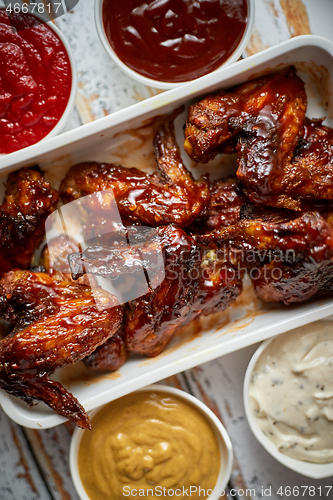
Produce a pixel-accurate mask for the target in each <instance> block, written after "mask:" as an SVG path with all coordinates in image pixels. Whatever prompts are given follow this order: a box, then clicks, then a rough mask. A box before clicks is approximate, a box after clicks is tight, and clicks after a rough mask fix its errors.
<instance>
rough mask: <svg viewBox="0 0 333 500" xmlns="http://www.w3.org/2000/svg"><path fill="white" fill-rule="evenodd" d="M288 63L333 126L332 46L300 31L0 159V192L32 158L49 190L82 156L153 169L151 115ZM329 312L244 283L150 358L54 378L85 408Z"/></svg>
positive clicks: (42, 423) (216, 169)
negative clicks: (266, 298)
mask: <svg viewBox="0 0 333 500" xmlns="http://www.w3.org/2000/svg"><path fill="white" fill-rule="evenodd" d="M291 64H293V65H295V66H296V68H297V70H298V72H299V74H300V76H301V77H302V78H303V79H304V80H305V81H306V89H307V95H308V103H309V105H308V113H307V114H308V116H310V117H323V116H326V123H327V124H328V125H330V126H333V43H332V42H331V41H329V40H326V39H324V38H321V37H317V36H311V35H310V36H302V37H297V38H294V39H291V40H289V41H287V42H285V43H282V44H280V45H278V46H276V47H273V48H270V49H267V50H265V51H263V52H261V53H259V54H256V55H254V56H252V57H250V58H247V59H245V60H243V61H239V62H237V63H235V64H233V65H231V66H229V67H227V68H225V69H221V70H218V71H216V72H214V73H212V74H210V75H207V76H205V77H202V78H200V79H199V80H196V81H194V82H192V83H189V84H187V85H184V86H182V87H179V88H177V89H174V90H170V91H168V92H165V93H163V94H160V95H157V96H155V97H152V98H150V99H147V100H146V101H143V102H140V103H138V104H135V105H134V106H131V107H129V108H126V109H124V110H121V111H118V112H116V113H114V114H113V115H110V116H108V117H105V118H103V119H101V120H98V121H97V122H93V123H90V124H88V125H84V126H82V127H80V128H78V129H75V130H72V131H70V132H67V133H65V134H62V135H60V136H58V137H55V138H53V139H50V140H47V141H45V142H41V143H39V144H36V145H34V146H31V147H29V148H27V149H25V150H22V151H18V152H16V153H12V154H10V155H8V156H4V157H1V158H0V173H1V174H2V175H3V177H2V179H1V181H2V182H1V189H2V190H3V186H4V181H5V176H4V174H5V173H7V172H10V171H13V170H16V169H18V168H20V167H22V166H29V165H33V164H36V163H38V164H39V165H40V166H41V168H42V169H43V170H45V171H46V172H47V177H48V179H49V180H51V181H52V183H53V185H55V187H57V184H59V180H60V179H61V178H62V177H63V175H64V173H65V172H66V170H67V169H68V168H69V167H70V166H71V165H74V164H75V163H78V162H80V161H88V160H92V161H93V160H95V161H114V162H119V163H122V164H123V165H125V166H137V167H138V168H144V169H147V170H148V169H149V170H151V168H152V167H153V154H152V145H151V127H150V125H149V123H150V119H151V118H152V117H153V116H156V115H158V114H162V113H167V112H169V111H171V110H172V109H175V108H176V107H178V106H179V105H180V104H186V105H188V104H190V103H191V102H193V101H195V100H196V99H198V98H199V97H200V96H203V95H205V94H208V93H211V92H213V91H215V90H217V89H219V88H228V87H230V86H233V85H237V84H240V83H242V82H244V81H247V80H249V79H251V78H254V77H256V76H259V75H260V74H262V73H267V72H270V71H274V70H275V69H278V68H280V67H283V66H288V65H291ZM183 123H184V115H182V117H180V118H179V120H178V122H177V138H178V141H179V142H180V141H181V138H182V135H181V134H182V131H181V125H182V124H183ZM134 129H137V130H134ZM184 159H185V157H184ZM233 161H234V159H233V158H227V159H225V161H224V160H223V158H222V159H221V157H220V159H218V160H215V161H214V163H213V164H208V166H207V167H206V169H207V170H208V171H210V172H211V174H212V178H217V177H221V176H223V175H228V174H229V172H230V163H232V162H233ZM186 163H187V165H188V166H189V168H192V172H193V173H194V175H195V176H197V175H198V174H199V173H200V172H201V171H202V167H196V168H193V165H192V164H191V162H189V161H186ZM331 314H333V297H332V298H325V299H323V300H320V301H311V302H307V303H305V304H300V305H293V306H282V305H281V306H280V305H276V304H274V305H264V304H262V303H260V301H258V300H257V299H256V298H255V296H254V294H253V292H252V290H251V288H250V287H249V286H248V285H246V286H245V290H244V292H243V293H242V295H241V296H240V297H239V298H238V300H237V302H236V303H235V304H234V305H233V306H231V307H229V308H228V309H227V310H226V311H224V312H223V313H219V314H218V315H214V316H211V317H208V318H204V319H203V320H202V321H201V322H200V323H193V324H191V325H189V326H188V327H186V329H184V330H183V332H182V333H181V334H180V335H179V336H178V337H177V338H176V339H174V341H173V342H172V343H171V345H170V346H169V347H168V348H167V349H166V350H165V351H164V352H163V353H162V354H161V355H159V356H158V357H156V358H154V359H145V358H139V357H133V358H131V359H130V360H129V361H128V362H127V363H126V364H125V365H124V366H123V367H122V368H121V369H120V370H119V371H118V372H116V373H113V374H104V373H98V374H94V373H93V372H88V370H86V369H85V367H84V366H83V364H82V363H78V364H76V365H74V366H71V367H67V368H65V369H63V370H59V372H57V374H56V378H57V379H59V380H61V381H62V382H63V383H64V385H66V387H67V388H68V389H69V390H70V391H71V392H72V393H73V394H74V395H75V396H76V397H77V398H78V399H79V401H80V402H81V403H82V404H83V406H84V407H85V408H86V410H88V411H89V410H92V409H93V408H96V407H97V406H100V405H101V404H104V403H106V402H108V401H111V400H113V399H116V398H119V397H121V396H123V395H125V394H127V393H129V392H132V391H134V390H136V389H139V388H140V387H143V386H145V385H148V384H151V383H154V382H157V381H158V380H161V379H163V378H165V377H168V376H171V375H173V374H175V373H178V372H180V371H183V370H186V369H189V368H191V367H193V366H196V365H198V364H201V363H204V362H206V361H209V360H212V359H214V358H217V357H219V356H222V355H224V354H227V353H229V352H232V351H235V350H237V349H241V348H243V347H245V346H248V345H250V344H253V343H255V342H258V341H261V340H264V339H267V338H269V337H271V336H273V335H276V334H279V333H282V332H285V331H287V330H289V329H291V328H294V327H297V326H301V325H304V324H306V323H309V322H312V321H315V320H318V319H320V318H323V317H326V316H329V315H331ZM221 390H222V388H221ZM0 403H1V405H2V407H3V409H4V411H5V412H6V413H7V415H9V416H10V417H11V418H12V419H13V420H15V421H16V422H17V423H19V424H21V425H24V426H27V427H30V428H37V429H40V428H48V427H53V426H55V425H58V424H60V423H62V422H63V421H64V418H62V417H60V416H58V415H57V414H55V413H54V412H52V411H51V410H50V409H49V408H48V407H46V406H45V405H44V404H42V403H39V404H37V405H36V406H33V407H28V406H27V405H26V404H25V403H23V402H21V401H19V400H18V399H16V398H13V397H11V396H9V395H8V394H6V393H4V392H2V391H0Z"/></svg>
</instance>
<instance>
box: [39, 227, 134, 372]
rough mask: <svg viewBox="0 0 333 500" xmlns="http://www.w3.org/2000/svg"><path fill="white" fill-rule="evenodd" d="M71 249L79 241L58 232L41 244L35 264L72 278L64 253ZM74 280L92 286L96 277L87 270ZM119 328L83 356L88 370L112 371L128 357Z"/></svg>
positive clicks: (77, 248) (60, 277) (78, 248)
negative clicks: (40, 252) (57, 234)
mask: <svg viewBox="0 0 333 500" xmlns="http://www.w3.org/2000/svg"><path fill="white" fill-rule="evenodd" d="M75 252H81V245H80V244H79V243H77V241H75V240H74V238H71V237H70V236H68V235H67V234H66V235H65V234H60V235H59V236H57V237H56V238H53V239H51V240H50V241H49V242H48V244H47V245H45V247H44V248H43V251H42V254H41V258H40V261H39V264H40V265H41V266H42V268H43V269H44V270H45V271H46V272H47V274H49V275H50V276H53V277H54V278H55V279H58V280H60V281H73V280H72V273H71V270H70V267H69V262H68V257H69V256H70V255H72V254H75ZM75 280H76V283H82V284H84V285H87V286H94V287H95V286H96V285H97V283H96V279H95V278H94V276H92V275H91V274H90V275H88V274H85V275H82V276H81V277H77V276H76V277H75ZM123 334H124V331H123V328H122V325H120V327H119V330H118V331H117V332H116V333H115V334H114V335H112V337H111V338H110V339H108V340H107V341H106V342H105V343H104V344H103V345H101V346H99V347H97V349H96V350H95V351H94V352H93V353H92V354H91V355H89V356H87V357H86V358H84V359H83V362H84V364H85V365H86V366H87V368H90V369H92V370H108V371H115V370H118V368H120V367H121V366H122V365H123V364H124V363H125V361H126V360H127V358H128V352H127V349H126V347H125V344H124V341H123Z"/></svg>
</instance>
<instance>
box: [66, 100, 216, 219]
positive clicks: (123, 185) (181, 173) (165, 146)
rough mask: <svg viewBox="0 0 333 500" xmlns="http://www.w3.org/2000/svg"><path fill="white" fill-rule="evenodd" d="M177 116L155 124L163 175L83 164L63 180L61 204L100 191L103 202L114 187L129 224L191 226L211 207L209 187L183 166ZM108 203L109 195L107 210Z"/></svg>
mask: <svg viewBox="0 0 333 500" xmlns="http://www.w3.org/2000/svg"><path fill="white" fill-rule="evenodd" d="M178 114H179V110H176V111H175V112H173V113H172V114H171V115H166V116H162V117H158V118H157V119H156V121H155V125H154V147H155V153H156V160H157V164H158V168H159V172H158V173H154V174H151V175H149V174H146V173H144V172H142V171H140V170H138V169H136V168H124V167H121V166H117V165H112V164H106V163H103V164H99V163H81V164H79V165H75V166H74V167H72V168H71V169H70V170H69V171H68V173H67V175H66V177H65V179H64V180H63V182H62V184H61V187H60V193H61V197H62V200H63V201H64V202H65V203H68V202H71V201H73V200H76V199H78V198H81V197H82V196H86V195H89V194H92V193H96V192H101V197H102V198H103V196H104V195H103V191H105V190H109V189H112V190H113V193H114V197H115V199H116V202H117V205H118V209H119V212H120V215H121V217H122V220H123V222H124V223H127V224H130V223H139V224H146V225H149V226H159V225H165V224H170V223H174V224H177V225H178V226H180V227H185V226H188V225H189V224H191V222H193V221H194V220H195V219H196V218H197V217H199V215H200V213H201V211H202V210H203V209H204V207H205V206H206V205H207V203H208V200H209V187H208V183H207V180H206V179H205V178H201V179H199V180H198V181H195V180H194V179H193V177H192V175H191V173H190V172H189V171H188V170H187V169H186V168H185V166H184V165H183V162H182V159H181V157H180V152H179V148H178V145H177V143H176V140H175V132H174V124H173V121H174V119H175V117H176V116H177V115H178ZM108 203H109V195H108V194H106V195H105V205H106V206H105V209H106V210H107V207H108ZM106 217H107V215H106Z"/></svg>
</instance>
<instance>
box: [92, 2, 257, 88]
mask: <svg viewBox="0 0 333 500" xmlns="http://www.w3.org/2000/svg"><path fill="white" fill-rule="evenodd" d="M171 2H172V0H153V1H150V2H143V1H142V2H141V5H140V6H139V7H135V8H134V9H133V10H132V12H131V9H132V7H134V5H135V4H137V3H138V2H135V1H134V0H131V1H127V2H119V1H117V0H95V24H96V28H97V32H98V35H99V38H100V40H101V43H102V45H103V47H104V49H105V50H106V52H107V54H108V55H109V56H110V58H111V59H112V60H113V62H114V63H115V64H116V65H117V66H118V67H119V68H120V69H121V70H123V71H124V72H125V73H126V74H127V75H129V76H131V77H132V78H133V79H135V80H137V81H138V82H140V83H143V84H144V85H147V86H150V87H155V88H159V89H171V88H175V87H178V86H179V85H183V84H185V83H188V82H190V81H193V80H195V79H196V78H199V77H201V76H204V75H207V74H209V73H212V72H214V71H216V70H218V69H220V68H221V67H224V66H227V65H229V64H231V63H233V62H235V61H237V60H238V59H239V58H240V56H241V55H242V53H243V52H244V50H245V48H246V46H247V44H248V42H249V39H250V36H251V32H252V28H253V24H254V4H255V2H254V0H229V2H224V3H223V6H222V4H221V3H220V2H219V1H218V0H216V1H215V2H203V3H202V4H201V6H200V9H199V11H198V12H197V13H195V10H192V13H190V12H187V13H185V14H186V15H183V16H182V15H180V10H181V9H182V5H181V3H183V6H184V5H189V2H179V3H178V5H176V4H174V3H173V5H172V7H173V8H174V11H175V12H174V11H173V10H171V9H169V8H168V7H169V4H170V5H171ZM194 4H195V2H193V5H192V6H191V8H193V9H195V7H194ZM214 4H216V5H214ZM175 5H176V9H175ZM124 9H126V11H125V10H124ZM177 9H178V10H177ZM217 9H219V10H217ZM222 9H224V10H223V11H222ZM231 11H232V12H231ZM209 16H211V17H209ZM214 16H215V17H214ZM219 22H220V23H221V24H220V25H219ZM200 26H201V27H202V26H203V27H202V28H201V27H200ZM210 26H212V28H210ZM219 26H223V29H218V27H219ZM177 34H178V35H180V36H179V37H178V38H177V36H176V35H177ZM223 44H224V46H223ZM156 45H157V47H156ZM155 47H156V48H155ZM221 47H223V49H222V50H221Z"/></svg>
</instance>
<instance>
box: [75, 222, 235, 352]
mask: <svg viewBox="0 0 333 500" xmlns="http://www.w3.org/2000/svg"><path fill="white" fill-rule="evenodd" d="M139 247H140V250H141V255H142V257H143V260H142V262H143V267H145V270H146V271H147V274H148V271H149V270H150V269H151V266H152V265H153V266H155V263H156V251H157V249H158V248H160V249H161V250H162V254H163V260H164V267H163V269H161V268H158V270H157V271H156V270H155V271H154V274H153V276H154V281H155V283H152V282H150V291H149V293H146V294H144V295H143V296H141V297H140V296H138V298H137V299H135V300H131V301H130V302H129V303H128V305H127V307H126V311H125V321H124V330H125V335H124V340H125V345H126V347H127V348H128V350H129V351H130V352H136V353H140V354H145V355H147V356H151V357H153V356H156V355H157V354H159V353H160V352H161V351H162V350H163V349H164V348H165V346H166V345H167V344H168V343H169V342H170V341H171V339H172V338H173V337H174V336H175V335H176V334H177V332H178V331H179V329H180V328H181V327H182V326H185V325H186V324H188V323H189V322H190V321H192V320H194V319H196V318H198V317H199V316H200V315H201V314H203V315H208V314H212V313H213V312H217V311H222V310H224V309H225V308H226V307H227V306H228V305H229V304H231V303H232V302H233V301H234V300H235V299H236V297H237V296H238V295H239V293H240V291H241V288H242V285H241V279H240V277H239V276H238V275H237V273H236V270H235V268H234V267H233V266H232V264H231V263H229V262H227V261H218V260H217V259H216V255H215V252H214V251H208V252H205V251H204V250H203V249H202V248H200V247H199V246H198V245H197V244H196V242H195V240H194V239H193V238H192V237H190V236H188V235H187V234H186V233H185V232H184V231H183V230H182V229H180V228H178V227H176V226H173V225H170V226H161V227H159V228H157V229H156V230H153V232H152V230H151V231H150V234H149V236H148V239H147V246H145V245H143V244H142V242H140V245H139ZM87 250H88V252H87ZM87 250H86V251H85V252H84V254H83V255H80V254H76V255H73V256H72V259H71V261H70V262H71V269H73V270H74V272H77V268H78V267H79V268H80V267H81V272H89V273H92V274H94V273H96V274H99V275H101V276H105V277H111V278H112V277H114V276H115V275H117V272H118V270H117V269H115V266H116V267H117V266H118V265H119V267H120V269H121V268H122V267H123V264H122V263H121V261H120V260H118V264H116V262H115V261H114V260H113V259H112V255H113V251H114V249H112V248H110V249H109V252H110V255H111V257H110V258H105V256H106V254H107V248H106V247H104V248H103V253H100V247H97V248H96V250H95V249H94V248H91V249H87ZM117 251H118V249H117ZM137 251H138V249H137V248H135V247H134V249H133V254H134V255H136V252H137ZM123 255H125V253H123ZM90 257H92V259H91V260H90ZM98 257H100V258H98ZM89 261H90V262H89ZM76 262H78V265H76ZM82 262H83V263H84V266H82ZM131 262H132V261H131ZM129 267H130V269H132V270H133V269H134V268H133V267H131V266H129ZM162 271H163V276H162V277H161V276H158V274H159V273H162Z"/></svg>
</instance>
